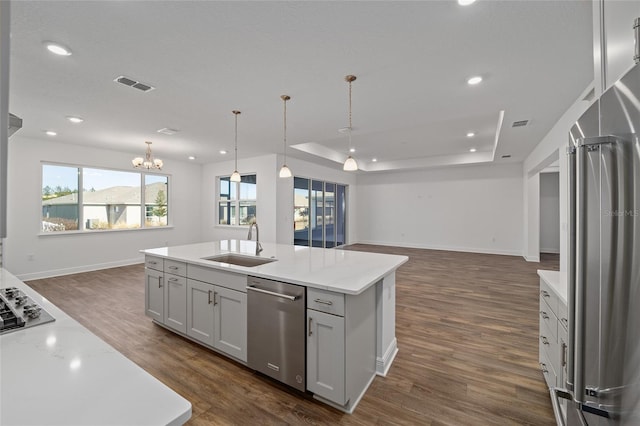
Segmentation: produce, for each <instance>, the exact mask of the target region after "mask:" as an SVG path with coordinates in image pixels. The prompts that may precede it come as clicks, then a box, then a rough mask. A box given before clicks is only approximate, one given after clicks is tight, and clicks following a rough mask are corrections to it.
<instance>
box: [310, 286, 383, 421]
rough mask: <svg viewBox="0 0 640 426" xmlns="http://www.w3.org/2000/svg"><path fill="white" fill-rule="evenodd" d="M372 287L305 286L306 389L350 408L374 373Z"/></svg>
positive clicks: (374, 301) (373, 303) (326, 399)
mask: <svg viewBox="0 0 640 426" xmlns="http://www.w3.org/2000/svg"><path fill="white" fill-rule="evenodd" d="M375 306H376V299H375V288H374V287H370V288H369V289H367V290H365V291H364V292H363V293H361V294H359V295H357V296H355V295H345V294H341V293H335V292H330V291H325V290H320V289H315V288H308V289H307V390H309V391H311V392H313V393H314V396H315V397H316V398H318V399H320V400H321V401H324V402H327V403H329V404H331V405H334V406H337V407H338V408H341V409H343V410H345V411H347V412H351V411H352V410H353V409H354V408H355V406H356V404H357V403H358V402H359V401H360V398H361V397H362V395H363V394H364V391H365V390H366V389H367V387H368V386H369V384H370V383H371V381H372V380H373V378H374V377H375V374H376V357H375V354H376V316H375Z"/></svg>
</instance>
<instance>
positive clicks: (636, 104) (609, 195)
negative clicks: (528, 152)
mask: <svg viewBox="0 0 640 426" xmlns="http://www.w3.org/2000/svg"><path fill="white" fill-rule="evenodd" d="M569 136H570V144H569V215H570V218H571V220H570V225H569V230H570V238H569V283H568V285H569V291H568V299H569V300H568V304H569V307H568V308H569V345H568V348H567V353H566V360H567V372H566V373H567V380H566V383H565V387H566V388H565V389H556V390H555V391H554V392H553V396H554V408H556V409H557V408H558V407H561V406H563V407H564V410H563V411H565V414H566V422H567V424H568V425H571V426H573V425H589V426H613V425H616V426H618V425H640V140H639V136H640V65H636V66H635V67H634V68H632V69H631V70H630V71H629V72H628V73H627V74H626V75H625V76H624V77H623V78H622V79H620V80H619V81H618V82H617V83H615V84H614V85H613V86H612V87H611V88H610V89H608V90H607V91H606V92H605V93H604V94H602V96H601V97H600V98H599V99H598V100H597V101H596V102H595V103H594V104H593V105H592V106H591V107H590V108H589V109H588V110H587V111H586V112H585V114H584V115H583V116H582V117H581V118H580V119H579V120H578V121H577V122H576V123H575V125H574V126H573V127H572V128H571V130H570V135H569ZM562 398H564V400H563V399H562ZM563 401H564V402H563ZM557 417H558V416H557ZM561 421H562V419H559V422H561Z"/></svg>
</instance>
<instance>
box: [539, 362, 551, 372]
mask: <svg viewBox="0 0 640 426" xmlns="http://www.w3.org/2000/svg"><path fill="white" fill-rule="evenodd" d="M540 368H541V369H542V372H543V373H544V374H547V373H548V372H549V370H547V364H545V363H544V362H541V363H540Z"/></svg>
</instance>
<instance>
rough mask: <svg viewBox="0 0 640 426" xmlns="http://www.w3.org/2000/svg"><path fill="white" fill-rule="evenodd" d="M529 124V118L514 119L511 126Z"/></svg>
mask: <svg viewBox="0 0 640 426" xmlns="http://www.w3.org/2000/svg"><path fill="white" fill-rule="evenodd" d="M527 124H529V120H520V121H514V122H513V124H512V125H511V127H524V126H526V125H527Z"/></svg>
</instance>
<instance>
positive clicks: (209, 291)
mask: <svg viewBox="0 0 640 426" xmlns="http://www.w3.org/2000/svg"><path fill="white" fill-rule="evenodd" d="M209 304H211V290H209Z"/></svg>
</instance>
